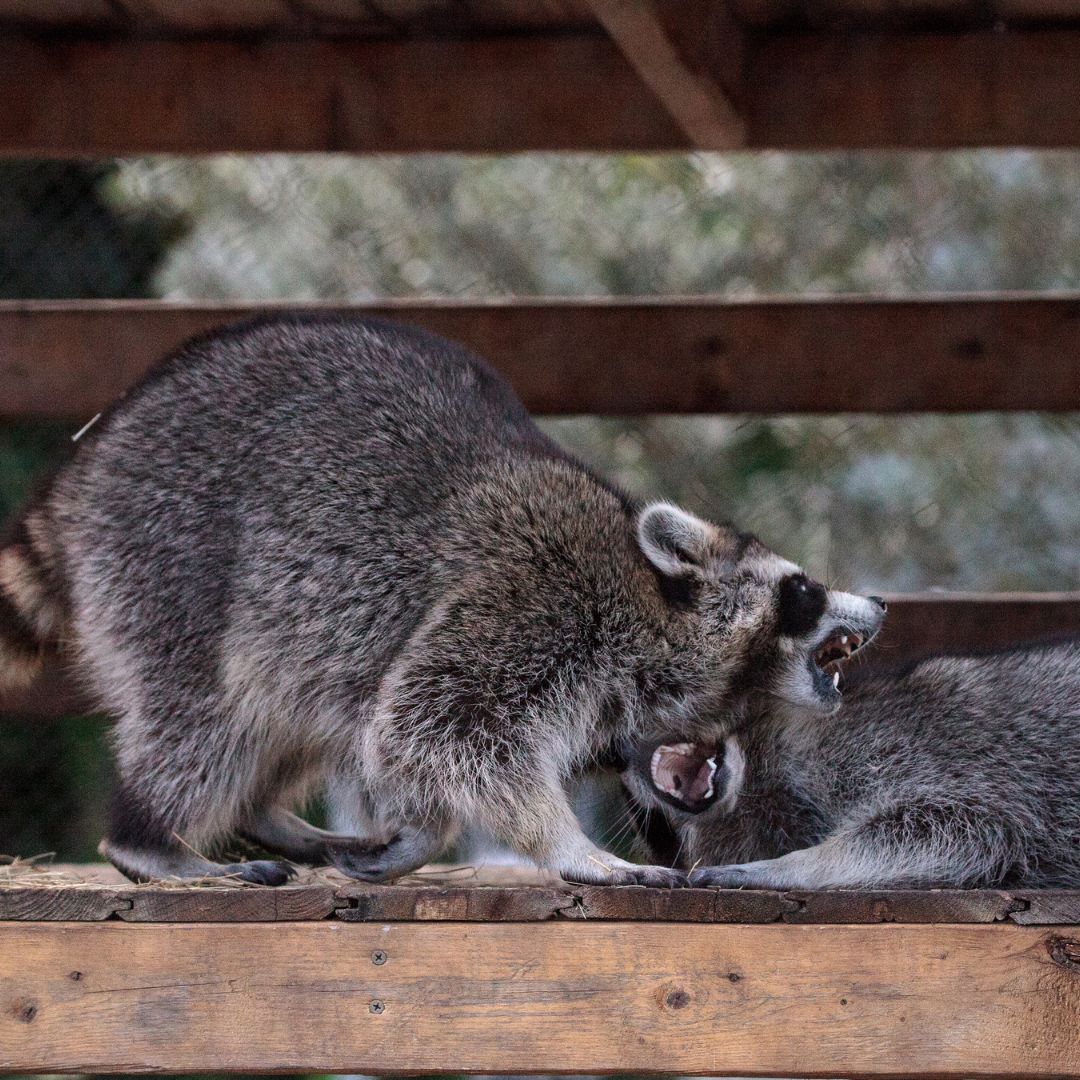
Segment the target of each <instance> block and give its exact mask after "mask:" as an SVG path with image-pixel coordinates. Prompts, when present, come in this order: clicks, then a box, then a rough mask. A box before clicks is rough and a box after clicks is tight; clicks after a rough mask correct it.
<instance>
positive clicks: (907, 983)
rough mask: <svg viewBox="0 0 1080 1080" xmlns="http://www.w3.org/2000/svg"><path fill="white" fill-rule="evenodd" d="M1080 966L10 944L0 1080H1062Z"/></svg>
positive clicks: (623, 933) (759, 944)
mask: <svg viewBox="0 0 1080 1080" xmlns="http://www.w3.org/2000/svg"><path fill="white" fill-rule="evenodd" d="M1078 951H1080V943H1078V942H1077V940H1076V939H1075V937H1074V936H1072V933H1071V932H1069V931H1061V930H1056V929H1052V930H1045V929H1034V928H1029V927H1013V926H972V927H956V926H936V927H929V926H896V925H886V926H868V927H854V926H818V927H802V926H784V925H778V926H696V927H688V926H672V925H669V924H660V923H655V924H649V925H641V924H625V923H591V922H577V923H545V924H537V925H531V926H509V925H498V924H462V923H443V924H431V923H429V924H383V925H365V924H352V925H348V924H345V923H340V922H325V923H279V924H276V925H273V926H269V925H265V924H249V925H207V924H193V925H187V924H181V925H171V926H166V925H162V926H131V925H125V924H122V923H99V924H73V923H67V924H51V925H49V924H35V923H22V924H19V923H7V924H3V925H0V1070H3V1071H5V1072H32V1073H44V1072H50V1073H52V1072H64V1071H74V1072H123V1073H132V1072H148V1071H192V1072H194V1071H214V1072H238V1071H258V1072H264V1073H265V1072H286V1071H318V1072H327V1073H367V1074H371V1073H383V1072H391V1073H402V1072H411V1073H468V1072H481V1071H483V1072H492V1071H495V1072H501V1073H524V1072H547V1073H593V1074H596V1073H611V1072H663V1073H675V1074H687V1075H714V1076H726V1075H734V1076H804V1077H812V1076H822V1077H826V1076H828V1077H859V1076H867V1077H869V1076H897V1075H912V1074H920V1073H921V1074H925V1075H930V1076H935V1077H952V1076H956V1077H961V1076H964V1077H997V1076H1001V1077H1004V1076H1026V1077H1040V1076H1047V1077H1049V1076H1076V1075H1078V1074H1080V963H1077V961H1076V959H1075V957H1076V956H1077V955H1078ZM376 957H379V958H380V959H381V960H382V962H376V960H375V958H376Z"/></svg>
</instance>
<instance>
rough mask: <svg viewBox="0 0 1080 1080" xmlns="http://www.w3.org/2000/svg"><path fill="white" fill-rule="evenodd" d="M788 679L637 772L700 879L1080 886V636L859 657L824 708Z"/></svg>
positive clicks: (722, 882) (638, 801)
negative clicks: (726, 723) (931, 654)
mask: <svg viewBox="0 0 1080 1080" xmlns="http://www.w3.org/2000/svg"><path fill="white" fill-rule="evenodd" d="M864 640H865V639H864ZM849 643H850V635H849V642H848V644H849ZM843 644H845V643H842V642H840V641H839V640H837V641H836V645H837V646H841V645H843ZM828 655H829V653H826V654H825V656H828ZM825 656H821V657H820V659H825ZM817 659H818V657H815V663H816V662H817ZM837 659H839V657H835V656H834V658H833V660H832V661H831V663H833V664H835V663H836V660H837ZM823 670H826V671H827V670H828V666H826V668H825V669H823ZM782 684H783V680H778V682H777V683H776V685H775V686H774V688H773V690H772V691H771V692H766V693H764V694H756V695H752V696H751V697H750V698H749V699H748V700H747V702H746V704H745V707H744V709H743V710H742V711H741V713H740V715H739V716H738V717H737V718H736V717H732V718H731V719H732V722H733V723H734V724H735V726H736V730H734V731H733V733H732V734H731V735H730V736H729V737H728V738H727V739H726V741H725V742H724V743H723V744H721V745H715V744H710V743H706V744H697V743H691V742H683V743H681V744H679V745H677V746H674V747H665V746H659V747H657V746H653V745H644V746H642V747H640V748H639V750H638V753H637V755H636V756H635V758H634V760H633V761H632V762H631V763H630V765H629V767H628V769H627V772H626V774H625V777H624V780H625V783H626V786H627V789H628V790H629V791H630V793H631V798H632V800H633V801H634V805H635V811H636V814H637V818H638V822H639V830H640V831H641V833H642V834H643V836H644V838H645V839H646V843H647V845H648V846H649V847H650V849H651V852H652V855H653V857H655V858H657V859H658V860H659V861H661V862H670V863H673V864H678V865H682V866H684V867H685V868H687V869H690V868H691V867H693V868H694V869H693V871H692V873H691V874H690V879H691V883H692V884H694V885H701V886H718V887H722V888H738V887H742V886H748V887H752V888H769V889H825V888H875V887H876V888H932V887H938V888H946V887H952V888H976V887H982V888H994V887H1012V888H1018V887H1026V888H1076V887H1077V886H1080V784H1078V783H1077V781H1076V778H1075V776H1074V775H1073V774H1074V771H1075V770H1074V769H1073V763H1074V762H1075V761H1076V760H1078V758H1080V642H1077V641H1072V642H1059V643H1056V644H1050V645H1042V646H1031V647H1027V648H1015V649H1011V650H1006V651H1001V652H997V653H989V654H984V655H974V656H958V657H936V658H931V659H927V660H924V661H922V662H919V663H917V664H914V665H912V666H910V667H909V668H907V669H906V670H897V671H891V672H890V671H885V670H879V671H877V672H874V671H870V670H863V671H860V672H859V673H857V674H856V675H855V676H854V677H852V679H851V680H850V684H849V686H848V687H847V688H846V690H845V694H844V701H843V705H842V707H840V708H839V709H838V710H836V711H835V712H833V713H832V714H831V715H829V716H827V717H826V716H822V715H821V711H820V710H813V709H808V708H807V707H806V706H805V705H804V704H801V703H795V702H793V701H791V700H790V698H786V697H784V695H783V694H782V693H780V689H781V687H782ZM650 806H652V807H653V808H652V809H643V808H645V807H650Z"/></svg>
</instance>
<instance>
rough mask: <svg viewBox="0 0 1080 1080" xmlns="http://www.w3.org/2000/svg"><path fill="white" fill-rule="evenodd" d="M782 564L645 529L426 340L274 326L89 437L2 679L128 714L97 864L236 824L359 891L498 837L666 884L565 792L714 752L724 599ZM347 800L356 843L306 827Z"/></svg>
mask: <svg viewBox="0 0 1080 1080" xmlns="http://www.w3.org/2000/svg"><path fill="white" fill-rule="evenodd" d="M769 558H775V557H773V556H771V555H770V553H768V552H767V551H765V549H763V548H761V546H760V545H758V544H757V543H756V542H755V541H753V540H752V539H750V538H748V537H744V536H742V535H740V534H738V533H735V532H734V531H732V530H729V529H724V528H719V527H716V526H713V525H710V524H708V523H706V522H703V521H701V520H699V519H697V518H695V517H693V516H692V515H690V514H687V513H684V512H683V511H681V510H678V509H676V508H675V507H671V506H668V505H666V504H654V505H649V506H644V507H639V506H636V505H635V504H633V503H632V502H631V501H630V500H629V499H628V498H627V497H626V496H624V495H623V494H622V493H620V492H619V491H617V490H616V489H614V488H613V487H611V486H609V485H607V484H605V483H603V482H602V481H600V480H599V479H597V478H596V477H595V476H594V475H592V474H591V473H590V472H589V471H588V470H587V469H586V468H584V467H583V466H582V465H580V464H578V463H577V462H576V461H574V460H572V459H571V458H570V457H568V456H567V455H566V454H565V453H563V452H562V451H561V450H560V449H559V448H558V447H557V446H556V445H555V444H553V443H552V442H551V441H549V440H548V439H547V438H546V437H544V436H543V435H542V434H541V433H540V431H539V430H538V429H537V428H536V427H535V425H534V424H533V422H532V421H531V420H530V418H529V416H528V415H527V413H526V412H525V410H524V408H523V406H522V405H521V403H520V402H519V401H518V400H517V399H516V398H515V397H514V395H513V393H512V392H511V390H510V389H509V387H508V386H507V385H506V384H505V383H504V382H503V380H502V379H501V378H499V377H498V376H497V375H496V374H495V373H494V372H493V371H492V370H490V369H489V368H488V367H487V366H486V365H485V364H484V363H483V362H482V361H480V360H479V359H477V358H476V357H474V356H472V355H471V354H469V353H468V352H466V351H465V350H463V349H461V348H459V347H457V346H455V345H452V344H450V343H448V342H445V341H442V340H440V339H437V338H435V337H432V336H429V335H427V334H425V333H422V332H421V331H418V330H414V329H410V328H406V327H398V326H394V325H392V324H386V323H381V322H376V321H366V320H358V319H345V318H316V319H303V318H280V319H275V320H268V321H263V322H258V323H254V324H249V325H245V326H241V327H238V328H234V329H231V330H228V331H225V332H222V333H216V334H211V335H208V336H206V337H204V338H202V339H198V340H196V341H194V342H192V343H190V344H189V345H188V346H186V347H185V348H184V349H182V350H181V351H180V352H179V353H177V354H176V355H174V356H173V357H172V358H170V359H169V360H167V361H166V362H165V363H164V364H163V365H162V366H161V367H160V368H159V369H158V370H157V371H156V372H154V373H153V374H152V375H151V376H150V377H149V378H148V379H147V380H146V381H145V382H144V383H143V384H142V385H141V386H140V387H138V388H137V389H136V390H134V391H133V392H132V393H130V394H129V395H128V396H127V397H126V398H125V399H123V400H122V401H121V402H120V403H119V404H118V405H117V406H116V407H115V408H114V409H113V410H111V411H110V412H108V413H107V414H106V415H105V416H104V417H103V418H101V420H100V421H99V422H98V423H97V424H96V425H95V426H94V427H93V428H92V429H91V430H90V431H89V433H88V434H87V435H86V436H85V437H84V438H83V439H82V440H81V441H80V443H79V444H78V446H77V449H76V453H75V455H74V457H73V459H72V461H71V462H70V463H69V464H68V465H67V466H66V467H65V468H64V469H63V470H62V471H61V472H60V473H59V474H58V476H57V477H56V478H55V480H54V482H53V483H52V486H51V488H50V489H49V492H48V493H47V495H46V496H45V497H44V498H43V499H42V501H41V502H40V503H39V504H37V505H36V506H35V507H34V508H32V509H31V510H30V511H29V512H28V513H27V515H26V516H25V517H24V519H23V520H22V522H21V523H20V524H19V526H18V527H17V529H16V534H15V536H14V538H13V540H12V542H11V543H9V545H8V546H7V547H6V548H4V549H3V550H0V650H2V651H0V655H2V656H3V657H5V658H6V660H5V663H4V665H3V667H4V670H6V671H7V673H8V675H9V677H14V676H15V675H16V674H17V673H18V672H19V671H20V670H22V671H23V672H24V673H25V672H28V671H29V670H30V668H31V667H32V665H33V663H34V661H35V660H36V658H37V656H38V655H39V653H40V651H41V649H42V648H45V647H50V646H55V645H56V644H57V643H61V642H62V643H63V651H64V653H65V655H66V656H67V657H68V659H69V661H70V663H71V664H72V665H73V666H74V668H75V670H76V671H77V672H78V674H79V675H80V676H81V677H82V679H83V680H84V681H85V683H86V684H87V686H88V688H89V689H90V690H91V692H92V693H93V694H95V696H96V697H97V698H98V699H99V700H100V702H101V703H102V704H103V705H104V707H105V708H107V709H108V710H110V711H111V712H112V713H113V714H115V716H116V718H117V721H116V728H115V749H116V757H117V764H118V773H119V779H118V784H117V787H116V790H115V795H114V798H113V801H112V807H111V813H110V820H109V825H108V832H107V836H106V839H105V840H104V841H103V844H102V851H103V853H104V854H105V855H106V856H107V857H108V858H109V859H110V860H111V861H112V862H113V863H114V864H115V865H116V866H117V867H118V868H119V869H120V870H122V871H123V872H124V873H125V874H127V875H128V876H130V877H133V878H140V879H142V878H153V877H159V876H165V875H170V876H171V875H175V876H181V877H187V876H203V875H220V874H230V875H236V876H238V877H241V878H244V879H247V880H251V881H257V882H264V883H272V884H279V883H281V882H283V881H284V880H286V877H287V875H288V874H289V872H290V869H289V868H288V867H287V866H285V865H283V864H281V863H278V862H274V861H266V860H263V861H253V862H243V863H234V864H221V863H217V862H212V861H210V859H208V858H206V857H204V856H203V855H201V854H198V852H202V851H210V850H212V849H214V848H215V847H218V846H220V844H221V843H222V842H223V841H224V840H226V838H227V837H228V836H229V835H230V834H232V833H240V834H241V835H244V836H246V837H247V838H249V839H251V840H253V841H255V842H256V843H257V844H259V845H260V846H262V847H263V848H265V849H267V850H269V851H271V852H273V853H276V854H280V855H283V856H285V857H286V858H287V859H290V860H293V861H301V862H309V863H333V864H334V865H336V866H337V867H339V868H340V869H341V870H342V871H344V872H345V873H347V874H350V875H352V876H355V877H358V878H362V879H365V880H385V879H389V878H393V877H395V876H398V875H401V874H403V873H406V872H408V871H410V870H412V869H414V868H416V867H418V866H420V865H422V864H423V863H425V862H427V861H429V860H430V859H432V858H433V857H436V856H438V855H439V854H440V852H441V851H443V850H444V848H445V847H446V846H447V845H448V844H449V843H450V842H451V841H452V840H453V838H454V837H455V835H456V834H457V833H458V832H459V830H460V829H461V828H462V827H464V826H478V827H480V828H482V829H485V830H486V831H488V832H489V833H491V834H493V835H495V836H496V837H498V838H499V839H501V840H502V841H504V842H506V843H507V844H508V845H510V846H511V847H512V848H514V849H515V850H517V851H518V852H520V853H522V854H524V855H526V856H529V857H531V858H533V859H534V860H536V861H537V862H539V863H540V864H542V865H545V866H548V867H551V868H554V869H556V870H558V871H559V872H560V873H562V874H564V875H566V876H567V877H570V878H573V879H575V880H583V881H594V882H599V883H620V882H644V883H661V884H671V883H674V882H677V881H678V880H679V879H680V877H681V875H679V874H677V873H675V872H673V871H671V870H668V869H665V868H659V867H638V866H635V865H633V864H631V863H627V862H624V861H622V860H620V859H617V858H615V857H614V856H612V855H610V854H608V853H606V852H604V851H602V850H600V849H598V848H597V847H595V846H594V845H593V844H592V843H591V842H590V841H589V840H588V839H587V838H586V837H585V836H584V834H583V833H582V831H581V828H580V826H579V824H578V823H577V821H576V819H575V818H574V816H573V813H572V812H571V809H570V806H569V804H568V801H567V796H566V794H565V791H564V782H565V781H566V780H567V778H568V777H569V776H570V775H571V774H573V773H574V772H575V771H577V770H580V769H583V768H587V767H589V766H590V764H591V763H593V762H595V761H597V760H599V759H601V758H602V757H604V756H605V755H606V754H608V753H609V752H610V750H611V748H612V747H613V746H615V745H621V744H622V743H623V742H625V740H626V739H628V738H638V737H645V738H647V737H649V735H650V734H651V733H653V732H655V731H665V732H666V731H672V730H677V731H679V732H685V733H686V734H687V737H688V738H692V737H697V735H699V734H701V733H702V732H705V731H708V730H711V727H712V724H713V719H712V718H713V717H715V716H716V715H717V714H718V712H719V711H720V710H721V708H722V702H723V699H724V695H725V692H726V690H727V688H728V685H729V683H730V681H731V679H732V677H733V671H734V668H735V660H734V659H733V658H732V657H731V656H730V655H729V653H728V650H727V643H728V641H729V638H730V637H731V635H732V633H733V627H735V626H736V624H737V623H738V619H737V618H736V617H735V613H734V612H733V611H732V610H731V605H730V603H729V602H728V599H727V597H728V592H727V587H726V582H727V580H728V578H729V577H730V576H731V574H732V573H733V572H735V570H736V569H737V568H738V566H739V565H741V564H743V563H746V564H752V565H754V566H761V565H764V564H765V563H767V562H768V559H769ZM331 780H332V781H333V783H334V789H335V791H336V792H337V793H338V795H339V796H340V793H341V791H342V790H343V788H345V787H346V785H347V790H349V791H351V792H352V793H353V795H354V798H355V806H354V808H353V813H352V815H351V817H352V818H353V820H355V821H356V822H358V823H359V824H358V828H357V830H356V831H357V833H358V834H360V835H356V836H352V835H344V834H339V833H328V832H325V831H322V830H319V829H316V828H314V827H312V826H311V825H309V824H308V823H306V822H304V821H303V820H301V819H300V818H299V817H297V816H295V815H294V814H293V813H292V812H291V808H294V807H296V806H297V805H299V804H300V803H301V802H302V800H303V799H304V797H305V796H307V795H308V794H309V793H310V792H311V791H313V790H314V789H316V788H318V787H319V786H321V785H323V784H325V783H326V782H328V781H331Z"/></svg>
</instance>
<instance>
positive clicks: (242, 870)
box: [219, 859, 296, 885]
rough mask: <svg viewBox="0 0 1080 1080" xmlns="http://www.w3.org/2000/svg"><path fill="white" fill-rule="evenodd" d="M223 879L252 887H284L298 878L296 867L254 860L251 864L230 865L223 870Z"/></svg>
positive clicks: (271, 861)
mask: <svg viewBox="0 0 1080 1080" xmlns="http://www.w3.org/2000/svg"><path fill="white" fill-rule="evenodd" d="M219 876H221V877H230V878H234V879H236V880H238V881H248V882H250V883H251V884H252V885H284V884H285V883H286V882H287V881H288V880H289V879H290V878H294V877H296V867H295V866H290V865H289V864H288V863H284V862H274V861H273V860H271V859H254V860H253V861H251V862H238V863H229V865H228V866H223V867H222V868H221V874H220V875H219Z"/></svg>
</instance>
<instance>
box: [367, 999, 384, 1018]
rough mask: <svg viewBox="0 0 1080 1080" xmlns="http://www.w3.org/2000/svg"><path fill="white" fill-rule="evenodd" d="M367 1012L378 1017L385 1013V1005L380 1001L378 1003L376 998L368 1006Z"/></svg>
mask: <svg viewBox="0 0 1080 1080" xmlns="http://www.w3.org/2000/svg"><path fill="white" fill-rule="evenodd" d="M368 1012H370V1013H374V1014H375V1015H376V1016H378V1015H379V1014H380V1013H383V1012H386V1005H385V1003H384V1002H382V1001H379V999H378V998H376V999H375V1000H374V1001H373V1002H372V1003H371V1004H370V1005H369V1006H368Z"/></svg>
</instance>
